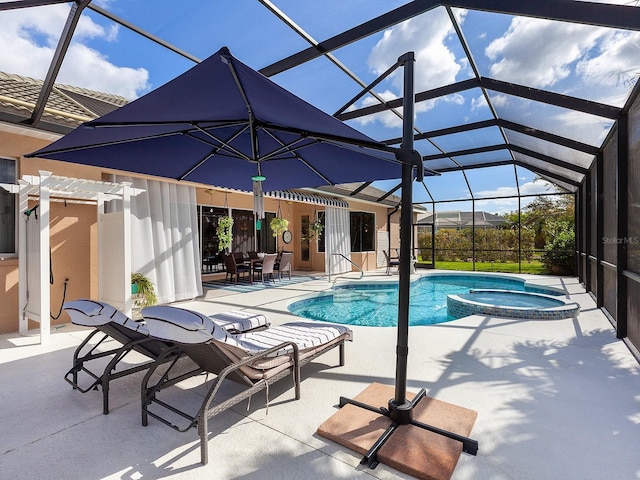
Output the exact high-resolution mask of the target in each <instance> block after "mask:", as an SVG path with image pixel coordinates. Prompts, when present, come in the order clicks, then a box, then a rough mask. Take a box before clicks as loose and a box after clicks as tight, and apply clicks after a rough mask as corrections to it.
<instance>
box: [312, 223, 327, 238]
mask: <svg viewBox="0 0 640 480" xmlns="http://www.w3.org/2000/svg"><path fill="white" fill-rule="evenodd" d="M323 230H324V225H323V224H322V223H320V221H319V220H316V221H315V222H313V223H312V224H311V225H309V234H310V236H311V238H315V239H316V240H318V239H319V238H320V235H322V231H323Z"/></svg>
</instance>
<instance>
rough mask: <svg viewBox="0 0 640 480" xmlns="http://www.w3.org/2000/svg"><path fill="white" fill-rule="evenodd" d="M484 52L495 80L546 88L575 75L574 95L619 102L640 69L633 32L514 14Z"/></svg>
mask: <svg viewBox="0 0 640 480" xmlns="http://www.w3.org/2000/svg"><path fill="white" fill-rule="evenodd" d="M485 53H486V55H487V56H488V57H489V59H490V60H492V61H493V62H494V63H493V64H492V65H491V67H490V72H491V75H492V76H494V77H495V78H498V79H500V80H505V81H509V82H514V83H519V84H522V85H530V86H533V87H537V88H547V89H548V88H549V87H552V86H554V85H557V84H558V83H559V82H561V81H562V80H564V79H566V78H569V77H571V76H573V75H575V79H572V86H571V87H570V89H571V90H576V89H577V90H579V93H578V96H581V97H584V96H587V97H588V98H590V99H592V100H597V101H600V102H603V103H608V104H611V105H618V106H621V105H622V104H624V101H625V100H626V98H627V96H628V90H629V89H630V87H631V86H632V85H633V83H635V81H636V79H637V77H638V75H639V74H640V34H639V33H638V32H621V31H616V30H612V29H607V28H601V27H594V26H589V25H579V24H571V23H565V22H552V21H549V20H543V19H534V18H523V17H516V18H514V19H513V21H512V22H511V25H510V26H509V29H508V30H507V32H505V34H504V35H503V36H502V37H500V38H497V39H495V40H493V41H492V42H491V43H490V44H489V46H488V47H487V48H486V50H485ZM603 87H604V88H603ZM571 90H569V91H566V92H562V93H567V94H571V93H572V92H571Z"/></svg>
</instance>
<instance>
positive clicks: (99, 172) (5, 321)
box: [0, 125, 399, 333]
mask: <svg viewBox="0 0 640 480" xmlns="http://www.w3.org/2000/svg"><path fill="white" fill-rule="evenodd" d="M16 132H17V133H16ZM57 137H58V136H57V135H54V134H49V133H46V132H39V131H37V130H32V131H29V130H28V129H23V128H21V127H14V126H7V125H0V156H1V157H4V158H10V159H15V160H16V162H17V165H16V166H17V168H16V171H17V178H18V179H19V178H21V177H22V176H24V175H38V173H39V171H48V172H51V173H52V174H53V175H57V176H65V177H72V178H82V179H88V180H96V181H100V180H103V179H104V178H103V177H104V176H105V175H106V174H108V173H120V174H124V173H123V172H116V171H109V170H107V169H103V168H97V167H90V166H85V165H76V164H70V163H66V162H59V161H54V160H45V159H34V158H24V157H23V155H24V154H26V153H28V152H32V151H35V150H37V149H39V148H42V147H43V146H45V145H47V144H49V143H51V141H53V140H55V138H57ZM126 175H130V174H126ZM196 198H197V203H198V204H199V205H211V206H215V207H224V205H225V204H226V205H227V206H228V207H230V208H233V209H244V210H251V209H252V208H253V197H252V194H251V193H244V192H236V191H228V192H227V193H225V191H222V190H213V191H211V190H208V189H207V187H204V186H201V187H197V188H196ZM34 204H35V203H34ZM34 204H31V205H30V207H32V206H33V205H34ZM349 207H350V210H351V211H359V212H372V213H374V214H375V219H376V220H375V222H376V230H377V231H378V232H387V212H388V210H387V208H386V207H385V206H379V205H375V204H372V203H367V202H358V201H354V200H351V199H349ZM50 208H51V210H50V214H51V216H50V228H51V230H50V232H51V265H52V271H53V279H54V282H53V284H51V286H50V289H51V290H50V295H51V304H50V311H51V314H52V315H54V316H55V315H57V314H58V312H59V311H60V307H61V305H62V302H63V298H64V299H66V300H71V299H77V298H96V297H97V295H98V271H97V270H98V254H97V240H98V239H97V208H96V206H95V205H84V204H74V203H70V202H68V203H67V204H65V203H53V202H52V203H51V206H50ZM278 209H279V210H280V213H281V215H282V217H284V218H286V219H287V220H289V230H290V231H291V232H292V233H293V240H292V242H291V243H290V244H289V245H286V244H284V243H283V241H282V237H279V238H278V239H277V249H278V250H283V249H286V250H293V251H294V262H293V268H294V269H307V270H312V271H320V272H324V269H325V254H324V253H323V252H318V245H317V242H316V241H314V240H312V241H311V242H310V261H309V262H301V260H300V256H299V255H296V251H298V253H299V249H300V225H299V223H300V216H301V215H303V214H307V215H309V217H310V219H311V221H313V220H314V214H315V212H317V211H321V210H323V209H324V207H323V206H320V205H312V204H305V203H300V202H293V201H285V200H277V199H272V198H269V197H265V211H267V212H273V213H275V212H277V211H278ZM22 220H23V219H22V218H18V219H17V221H22ZM398 220H399V216H398V215H397V214H396V215H394V216H393V220H392V224H391V232H392V233H391V241H390V242H391V247H392V248H396V247H398V246H399V233H398V232H399V230H398ZM266 228H268V226H266ZM378 249H379V247H378V246H377V245H376V250H378ZM352 261H353V262H354V263H355V264H357V265H359V266H360V267H361V268H362V269H363V270H364V271H368V270H375V269H376V268H378V267H379V265H378V263H379V257H378V255H377V251H371V252H354V253H352ZM18 266H19V262H18V258H17V254H16V255H0V282H1V283H2V285H3V288H0V305H2V308H1V309H0V333H9V332H16V331H17V330H18V320H19V318H18V317H19V314H18V312H19V310H20V308H21V306H19V305H18V303H19V298H18V284H19V272H18ZM353 270H354V271H355V270H357V269H356V267H354V268H353ZM65 279H69V282H68V284H67V290H66V292H65V290H64V286H65V282H64V280H65ZM68 322H69V317H68V315H67V314H66V313H65V312H64V311H63V312H62V313H61V314H60V316H59V318H58V319H57V320H52V322H51V324H52V325H59V324H64V323H68ZM29 327H30V328H36V327H37V325H36V324H32V325H30V326H29Z"/></svg>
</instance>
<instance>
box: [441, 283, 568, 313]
mask: <svg viewBox="0 0 640 480" xmlns="http://www.w3.org/2000/svg"><path fill="white" fill-rule="evenodd" d="M479 292H495V293H507V294H512V295H518V296H527V297H539V298H547V299H549V300H553V301H555V302H559V303H561V305H558V306H557V307H547V308H539V307H518V306H512V305H496V304H491V303H487V302H480V301H476V300H472V299H471V298H470V297H472V296H473V294H474V293H479ZM447 313H448V314H449V315H450V316H452V317H454V318H455V319H459V318H464V317H468V316H469V315H490V316H495V317H508V318H519V319H526V320H560V319H564V318H572V317H577V316H578V314H579V313H580V305H579V304H578V303H577V302H574V301H567V300H565V299H563V298H560V297H557V296H554V295H546V294H543V293H537V292H519V291H514V290H500V289H491V288H473V289H470V290H469V293H465V294H461V295H455V294H449V295H447Z"/></svg>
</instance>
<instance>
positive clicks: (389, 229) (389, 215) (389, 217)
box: [387, 205, 400, 257]
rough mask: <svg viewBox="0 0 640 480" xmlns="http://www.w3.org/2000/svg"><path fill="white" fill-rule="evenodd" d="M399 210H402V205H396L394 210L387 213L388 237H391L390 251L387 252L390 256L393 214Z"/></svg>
mask: <svg viewBox="0 0 640 480" xmlns="http://www.w3.org/2000/svg"><path fill="white" fill-rule="evenodd" d="M398 210H400V207H399V206H398V205H396V206H395V208H394V209H393V211H392V212H390V213H389V214H387V238H388V239H389V251H388V252H387V253H388V254H389V257H391V216H392V215H393V214H394V213H396V212H397V211H398Z"/></svg>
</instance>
